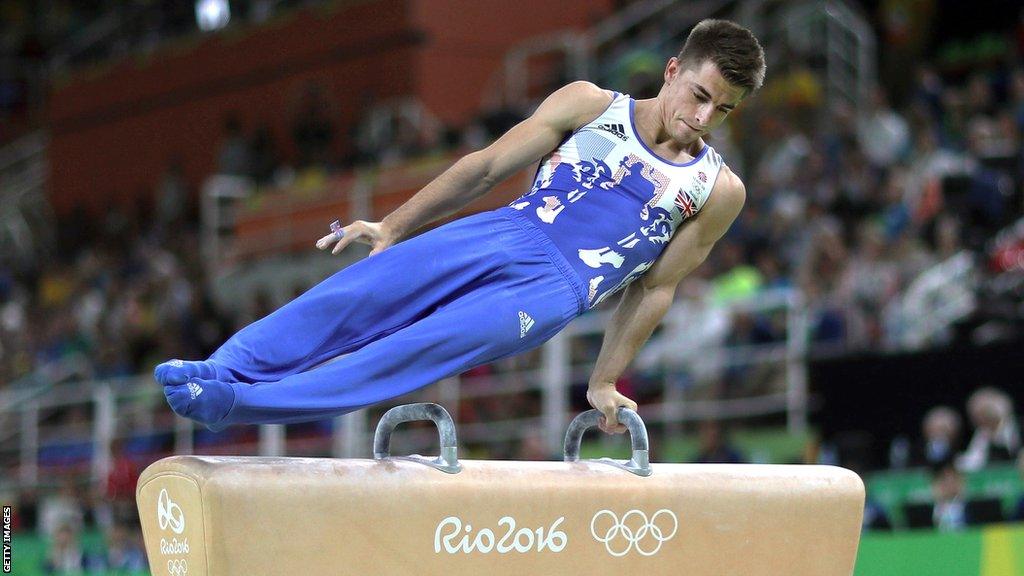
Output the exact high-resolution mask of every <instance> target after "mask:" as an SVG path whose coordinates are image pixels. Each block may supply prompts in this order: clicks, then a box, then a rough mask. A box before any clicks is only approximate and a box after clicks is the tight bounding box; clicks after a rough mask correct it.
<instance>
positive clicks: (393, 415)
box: [373, 402, 462, 474]
mask: <svg viewBox="0 0 1024 576" xmlns="http://www.w3.org/2000/svg"><path fill="white" fill-rule="evenodd" d="M417 420H432V421H433V422H434V424H436V425H437V432H438V436H439V437H440V441H441V453H440V455H439V456H438V457H437V458H426V457H423V456H420V455H419V454H413V455H412V456H399V457H395V458H396V459H401V460H411V461H413V462H419V463H421V464H426V465H427V466H430V467H432V468H437V469H438V470H440V471H442V472H447V473H448V474H458V473H459V472H461V471H462V464H459V456H458V441H457V439H456V434H455V422H454V421H453V420H452V417H451V415H450V414H448V411H447V410H445V409H444V407H443V406H440V405H438V404H433V403H430V402H422V403H419V404H406V405H404V406H396V407H394V408H392V409H390V410H388V411H387V412H385V413H384V416H382V417H381V419H380V422H378V423H377V431H376V432H375V433H374V435H373V459H374V460H384V459H388V458H392V456H391V433H392V432H394V431H395V427H396V426H398V425H399V424H401V423H403V422H414V421H417Z"/></svg>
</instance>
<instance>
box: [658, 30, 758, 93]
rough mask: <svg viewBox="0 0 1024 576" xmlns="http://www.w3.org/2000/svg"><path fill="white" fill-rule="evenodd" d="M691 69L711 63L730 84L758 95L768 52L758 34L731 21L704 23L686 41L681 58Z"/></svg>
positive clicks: (681, 51) (680, 53)
mask: <svg viewBox="0 0 1024 576" xmlns="http://www.w3.org/2000/svg"><path fill="white" fill-rule="evenodd" d="M677 58H679V60H680V61H681V62H683V63H684V64H685V65H688V66H700V65H701V64H703V63H704V61H705V60H710V61H711V62H713V63H714V64H715V66H717V67H718V71H719V72H721V74H722V77H723V78H725V81H726V82H728V83H729V84H732V85H734V86H737V87H739V88H742V89H744V90H746V93H747V95H749V94H750V93H752V92H754V91H756V90H757V89H758V88H760V87H761V84H762V83H763V82H764V72H765V64H764V50H763V49H762V48H761V44H760V42H758V41H757V38H755V37H754V34H753V33H752V32H751V31H750V30H747V29H746V28H744V27H742V26H740V25H738V24H736V23H734V22H729V21H728V20H711V19H708V20H701V21H700V22H698V23H697V25H696V26H694V27H693V30H691V31H690V35H689V36H687V37H686V43H685V44H683V49H682V50H680V51H679V56H678V57H677Z"/></svg>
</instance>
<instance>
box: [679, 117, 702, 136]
mask: <svg viewBox="0 0 1024 576" xmlns="http://www.w3.org/2000/svg"><path fill="white" fill-rule="evenodd" d="M681 122H682V123H683V124H686V127H687V128H689V129H690V130H693V131H694V132H696V133H698V134H703V133H704V131H703V130H700V129H699V128H694V127H693V125H692V124H690V123H689V122H687V121H686V120H681Z"/></svg>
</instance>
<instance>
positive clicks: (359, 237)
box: [317, 81, 612, 254]
mask: <svg viewBox="0 0 1024 576" xmlns="http://www.w3.org/2000/svg"><path fill="white" fill-rule="evenodd" d="M611 100H612V97H611V94H610V93H608V92H606V91H604V90H602V89H601V88H598V87H597V86H596V85H594V84H591V83H590V82H584V81H578V82H572V83H571V84H567V85H566V86H564V87H562V88H560V89H558V90H556V91H555V92H553V93H552V94H551V95H550V96H548V97H547V98H546V99H545V100H544V101H543V102H542V103H541V104H540V106H539V107H538V108H537V110H536V111H535V112H534V113H533V114H532V115H531V116H530V117H529V118H527V119H526V120H523V121H522V122H520V123H519V124H516V125H515V126H513V127H512V128H511V129H510V130H509V131H508V132H506V133H505V134H504V135H502V136H501V137H500V138H498V139H497V140H495V141H494V143H493V144H491V145H490V146H488V147H487V148H484V149H483V150H479V151H477V152H473V153H471V154H467V155H466V156H464V157H462V158H461V159H459V161H458V162H456V163H455V164H454V165H453V166H452V167H451V168H449V169H448V170H446V171H445V172H444V173H442V174H441V175H440V176H438V177H437V178H435V179H434V180H433V181H431V182H430V183H429V184H427V185H426V186H424V187H423V189H422V190H420V191H419V192H417V193H416V194H415V195H414V196H413V197H412V198H410V199H409V200H407V201H406V202H405V203H404V204H402V205H401V206H399V207H398V208H397V209H395V211H394V212H392V213H391V214H389V215H387V216H386V217H385V218H384V219H383V220H382V221H380V222H364V221H362V220H359V221H356V222H353V223H352V224H349V225H348V226H345V227H344V228H343V230H344V232H345V233H344V235H343V237H342V238H341V239H340V240H339V239H338V238H337V237H335V236H334V235H333V234H328V235H327V236H324V237H323V238H321V239H320V240H319V241H318V242H317V248H320V249H321V250H323V249H326V248H327V247H329V246H331V245H332V244H334V243H335V242H337V244H336V245H335V246H334V249H333V250H332V252H333V253H335V254H337V253H338V252H341V251H342V250H343V249H344V248H345V246H347V245H348V244H349V243H351V242H353V241H355V242H362V243H364V244H370V245H371V246H373V250H372V252H371V254H374V253H376V252H380V251H381V250H384V249H385V248H387V247H388V246H390V245H392V244H394V243H395V242H398V241H399V240H401V239H403V238H405V237H406V236H408V235H409V234H412V233H413V232H415V231H416V230H417V229H419V228H421V227H422V226H425V225H427V224H429V223H431V222H433V221H435V220H438V219H440V218H443V217H445V216H448V215H450V214H453V213H455V212H457V211H458V210H460V209H461V208H463V207H464V206H466V205H467V204H469V203H470V202H472V201H473V200H475V199H477V198H479V197H480V196H483V195H484V194H486V193H487V192H489V191H490V190H491V189H492V188H494V186H495V185H497V184H499V183H500V182H502V181H503V180H505V179H506V178H508V177H509V176H511V175H513V174H515V173H516V172H518V171H519V170H522V169H523V168H525V167H527V166H529V165H531V164H533V163H536V162H538V161H539V160H540V159H541V158H543V157H544V155H546V154H548V153H549V152H551V151H552V150H554V149H555V148H557V147H558V145H559V144H560V143H561V142H562V139H563V138H565V136H566V135H568V134H570V133H572V132H573V131H574V130H576V129H577V128H579V127H580V126H583V125H584V124H586V123H588V122H590V121H591V120H593V119H594V118H596V117H597V116H599V115H600V114H601V112H603V111H604V109H605V108H607V107H608V104H609V103H610V102H611Z"/></svg>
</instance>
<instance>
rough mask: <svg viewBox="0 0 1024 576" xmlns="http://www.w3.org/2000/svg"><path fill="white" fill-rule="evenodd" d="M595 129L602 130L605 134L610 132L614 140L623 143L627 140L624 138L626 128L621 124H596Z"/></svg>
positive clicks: (627, 138)
mask: <svg viewBox="0 0 1024 576" xmlns="http://www.w3.org/2000/svg"><path fill="white" fill-rule="evenodd" d="M597 129H598V130H604V131H605V132H611V133H612V134H614V135H615V137H616V138H618V139H619V140H622V141H623V142H625V141H626V140H629V137H628V136H626V127H625V126H623V125H622V124H598V125H597Z"/></svg>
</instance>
